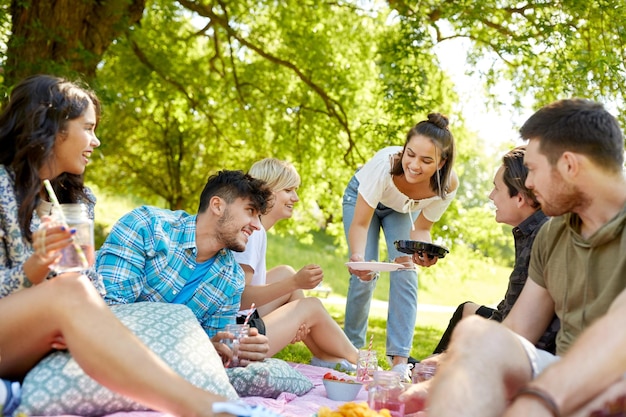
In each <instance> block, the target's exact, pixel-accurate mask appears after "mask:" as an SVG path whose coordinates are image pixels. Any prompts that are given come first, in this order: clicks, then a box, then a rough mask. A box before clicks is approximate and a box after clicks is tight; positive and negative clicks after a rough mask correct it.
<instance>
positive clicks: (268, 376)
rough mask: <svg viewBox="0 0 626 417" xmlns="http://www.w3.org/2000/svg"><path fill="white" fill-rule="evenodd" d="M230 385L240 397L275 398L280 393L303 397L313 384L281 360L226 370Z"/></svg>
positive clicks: (268, 360)
mask: <svg viewBox="0 0 626 417" xmlns="http://www.w3.org/2000/svg"><path fill="white" fill-rule="evenodd" d="M226 373H227V374H228V378H229V379H230V383H231V384H233V387H235V389H236V390H237V393H238V394H239V395H240V396H242V397H265V398H276V397H278V396H279V395H280V394H281V393H282V392H290V393H292V394H296V395H304V394H306V393H307V392H309V391H310V390H311V389H312V388H313V383H312V382H311V380H309V378H307V377H306V376H304V375H302V373H301V372H299V371H298V370H296V369H294V368H292V367H291V366H289V364H288V363H287V362H285V361H283V360H281V359H276V358H268V359H265V360H264V361H263V362H252V363H251V364H249V365H248V366H246V367H245V368H228V369H226Z"/></svg>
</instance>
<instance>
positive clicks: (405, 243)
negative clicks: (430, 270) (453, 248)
mask: <svg viewBox="0 0 626 417" xmlns="http://www.w3.org/2000/svg"><path fill="white" fill-rule="evenodd" d="M394 245H395V246H396V249H398V250H399V251H400V252H402V253H409V254H411V255H412V254H414V253H419V254H422V253H425V254H426V255H428V256H429V257H431V258H433V257H435V256H437V257H439V258H443V257H444V256H446V254H448V253H450V251H449V250H448V249H447V248H444V247H443V246H439V245H435V244H434V243H428V242H420V241H418V240H396V241H395V242H394Z"/></svg>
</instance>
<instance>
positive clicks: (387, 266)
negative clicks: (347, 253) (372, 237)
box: [346, 262, 404, 272]
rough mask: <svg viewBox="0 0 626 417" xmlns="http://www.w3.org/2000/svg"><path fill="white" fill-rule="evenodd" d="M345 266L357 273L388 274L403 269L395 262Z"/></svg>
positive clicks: (349, 263) (360, 263) (362, 263)
mask: <svg viewBox="0 0 626 417" xmlns="http://www.w3.org/2000/svg"><path fill="white" fill-rule="evenodd" d="M346 266H347V267H349V268H352V269H354V270H357V271H376V272H380V271H382V272H389V271H397V270H398V269H400V268H404V265H402V264H397V263H395V262H346Z"/></svg>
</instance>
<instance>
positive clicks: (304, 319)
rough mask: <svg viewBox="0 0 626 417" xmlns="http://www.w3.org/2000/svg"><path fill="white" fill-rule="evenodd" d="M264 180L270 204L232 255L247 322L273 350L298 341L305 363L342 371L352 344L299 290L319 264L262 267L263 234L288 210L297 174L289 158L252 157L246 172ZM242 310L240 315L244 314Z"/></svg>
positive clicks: (350, 365)
mask: <svg viewBox="0 0 626 417" xmlns="http://www.w3.org/2000/svg"><path fill="white" fill-rule="evenodd" d="M248 173H249V174H250V175H251V176H252V177H255V178H258V179H261V180H263V181H265V182H266V183H267V184H268V186H269V187H270V189H271V190H272V192H273V194H274V201H273V206H272V208H271V209H270V210H269V211H268V212H267V213H266V214H264V215H262V216H261V224H262V226H263V227H262V228H261V229H260V230H258V231H256V232H254V233H253V234H252V236H250V240H249V241H248V244H247V245H246V250H245V251H244V252H242V253H236V254H235V258H236V259H237V262H239V264H240V265H241V267H242V268H243V270H244V272H245V274H246V287H245V289H244V292H243V295H242V297H241V305H242V307H248V306H251V304H252V303H254V304H255V305H256V307H257V310H256V311H255V312H254V313H253V316H252V319H251V323H252V325H254V326H256V327H257V328H258V329H259V331H261V332H263V331H264V332H265V335H266V336H267V338H268V339H269V344H270V351H269V352H268V356H273V355H274V354H276V353H277V352H279V351H280V350H281V349H282V348H284V347H285V346H286V345H287V344H289V343H292V342H297V341H300V340H301V341H302V342H304V344H305V345H306V346H307V347H308V348H309V350H310V351H311V353H312V354H313V358H312V359H311V364H312V365H316V366H323V367H327V368H335V367H336V366H337V365H339V369H342V370H345V371H353V370H355V364H356V361H357V357H358V350H357V349H356V348H355V347H354V346H353V345H352V343H350V341H349V340H348V338H347V337H346V336H345V334H344V333H343V330H342V329H341V328H340V327H339V325H338V324H337V323H336V322H335V321H334V320H333V318H332V317H331V316H330V315H329V314H328V312H327V311H326V309H325V308H324V306H323V305H322V303H321V302H320V300H319V299H317V298H315V297H305V296H304V292H303V290H305V289H311V288H315V287H316V286H317V285H318V284H319V283H320V282H321V281H322V279H323V277H324V273H323V271H322V268H321V267H320V266H319V265H313V264H311V265H306V266H304V267H302V268H301V269H300V270H299V271H297V272H296V271H295V270H294V268H292V267H291V266H289V265H280V266H277V267H275V268H272V269H270V270H269V271H268V270H267V269H266V264H265V255H266V252H267V234H266V231H267V230H269V229H271V228H272V227H273V226H274V225H275V224H276V222H278V221H279V220H282V219H288V218H290V217H291V216H292V214H293V208H294V205H295V204H296V203H297V202H298V201H299V200H300V199H299V198H298V193H297V190H298V187H299V186H300V176H299V175H298V173H297V171H296V170H295V168H294V167H293V165H292V164H290V163H288V162H285V161H281V160H278V159H275V158H266V159H263V160H261V161H258V162H256V163H255V164H254V165H252V167H251V168H250V171H249V172H248ZM246 313H247V312H246V311H242V312H241V315H242V318H243V316H245V315H246Z"/></svg>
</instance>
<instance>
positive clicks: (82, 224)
mask: <svg viewBox="0 0 626 417" xmlns="http://www.w3.org/2000/svg"><path fill="white" fill-rule="evenodd" d="M55 210H56V209H53V210H52V217H53V218H54V220H55V221H56V222H58V223H60V224H62V223H63V217H64V218H65V223H67V227H69V228H70V229H75V230H76V232H75V233H74V236H73V242H72V244H70V245H68V246H66V247H65V248H63V250H61V251H60V252H61V253H60V254H61V256H60V257H59V259H58V260H57V261H56V262H55V263H54V264H53V265H52V269H53V270H54V271H55V272H57V273H59V274H60V273H62V272H70V271H82V270H84V269H87V268H88V267H89V266H91V265H93V263H94V258H95V256H94V236H93V221H92V220H91V219H90V218H89V216H88V213H87V206H86V205H85V204H61V211H62V213H63V214H62V215H60V214H59V213H58V211H55Z"/></svg>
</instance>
